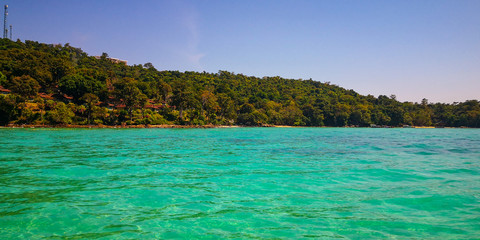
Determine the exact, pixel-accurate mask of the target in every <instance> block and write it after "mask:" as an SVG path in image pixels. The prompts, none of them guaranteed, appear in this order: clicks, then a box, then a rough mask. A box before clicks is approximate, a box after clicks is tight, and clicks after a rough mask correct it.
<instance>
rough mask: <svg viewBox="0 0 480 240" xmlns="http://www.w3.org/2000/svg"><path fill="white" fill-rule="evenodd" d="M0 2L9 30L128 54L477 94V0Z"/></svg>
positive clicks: (383, 89)
mask: <svg viewBox="0 0 480 240" xmlns="http://www.w3.org/2000/svg"><path fill="white" fill-rule="evenodd" d="M0 2H1V3H2V4H3V5H4V4H8V5H9V9H8V11H9V15H8V25H10V24H11V25H12V26H13V31H12V34H13V39H14V40H16V39H20V40H22V41H25V40H34V41H38V42H43V43H61V44H65V43H69V44H70V45H71V46H74V47H77V48H81V49H82V50H83V51H85V52H87V53H88V54H89V55H94V56H95V55H101V54H102V53H103V52H105V53H108V55H109V56H110V57H114V58H120V59H124V60H127V61H128V64H129V65H133V64H144V63H147V62H150V63H152V64H153V65H154V66H155V68H156V69H158V70H179V71H182V72H183V71H199V72H202V71H206V72H211V73H216V72H218V71H219V70H225V71H230V72H234V73H239V74H240V73H241V74H244V75H247V76H256V77H263V76H281V77H284V78H290V79H312V80H315V81H320V82H330V83H331V84H335V85H338V86H341V87H344V88H346V89H353V90H355V91H356V92H358V93H360V94H363V95H367V94H372V95H374V96H378V95H386V96H390V95H395V96H396V97H397V100H399V101H410V102H420V101H421V100H422V99H423V98H426V99H428V100H429V102H444V103H453V102H463V101H465V100H469V99H477V100H478V99H480V1H479V0H450V1H446V0H401V1H400V0H398V1H394V0H378V1H377V0H368V1H358V0H351V1H347V0H331V1H327V0H289V1H286V0H261V1H254V0H241V1H240V0H238V1H233V0H196V1H195V0H137V1H131V0H130V1H129V0H102V1H98V0H68V1H65V0H42V1H39V0H1V1H0ZM2 13H3V9H2Z"/></svg>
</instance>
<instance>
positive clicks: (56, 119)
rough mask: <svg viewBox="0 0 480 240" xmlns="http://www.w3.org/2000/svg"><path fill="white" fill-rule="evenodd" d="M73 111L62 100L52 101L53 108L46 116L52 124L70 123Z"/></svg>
mask: <svg viewBox="0 0 480 240" xmlns="http://www.w3.org/2000/svg"><path fill="white" fill-rule="evenodd" d="M73 116H75V114H74V113H73V111H72V110H71V109H70V108H69V107H68V106H67V105H66V104H65V103H63V102H57V103H54V106H53V109H52V110H51V111H49V112H48V113H47V118H48V119H49V120H50V121H51V122H52V123H54V124H69V123H72V117H73Z"/></svg>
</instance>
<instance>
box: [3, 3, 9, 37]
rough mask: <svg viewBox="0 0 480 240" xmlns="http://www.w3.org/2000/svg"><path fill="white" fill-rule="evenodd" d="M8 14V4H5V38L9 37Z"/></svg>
mask: <svg viewBox="0 0 480 240" xmlns="http://www.w3.org/2000/svg"><path fill="white" fill-rule="evenodd" d="M7 16H8V5H5V14H4V15H3V38H8V29H7Z"/></svg>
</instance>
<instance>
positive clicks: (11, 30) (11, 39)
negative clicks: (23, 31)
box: [10, 24, 12, 40]
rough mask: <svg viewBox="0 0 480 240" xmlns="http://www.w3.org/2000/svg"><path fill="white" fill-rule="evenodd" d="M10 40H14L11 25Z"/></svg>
mask: <svg viewBox="0 0 480 240" xmlns="http://www.w3.org/2000/svg"><path fill="white" fill-rule="evenodd" d="M10 40H12V25H11V24H10Z"/></svg>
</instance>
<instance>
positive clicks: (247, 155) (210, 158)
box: [0, 128, 480, 239]
mask: <svg viewBox="0 0 480 240" xmlns="http://www.w3.org/2000/svg"><path fill="white" fill-rule="evenodd" d="M199 238H200V239H232V238H233V239H269V238H275V239H308V238H312V239H480V129H362V128H225V129H0V239H199Z"/></svg>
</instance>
